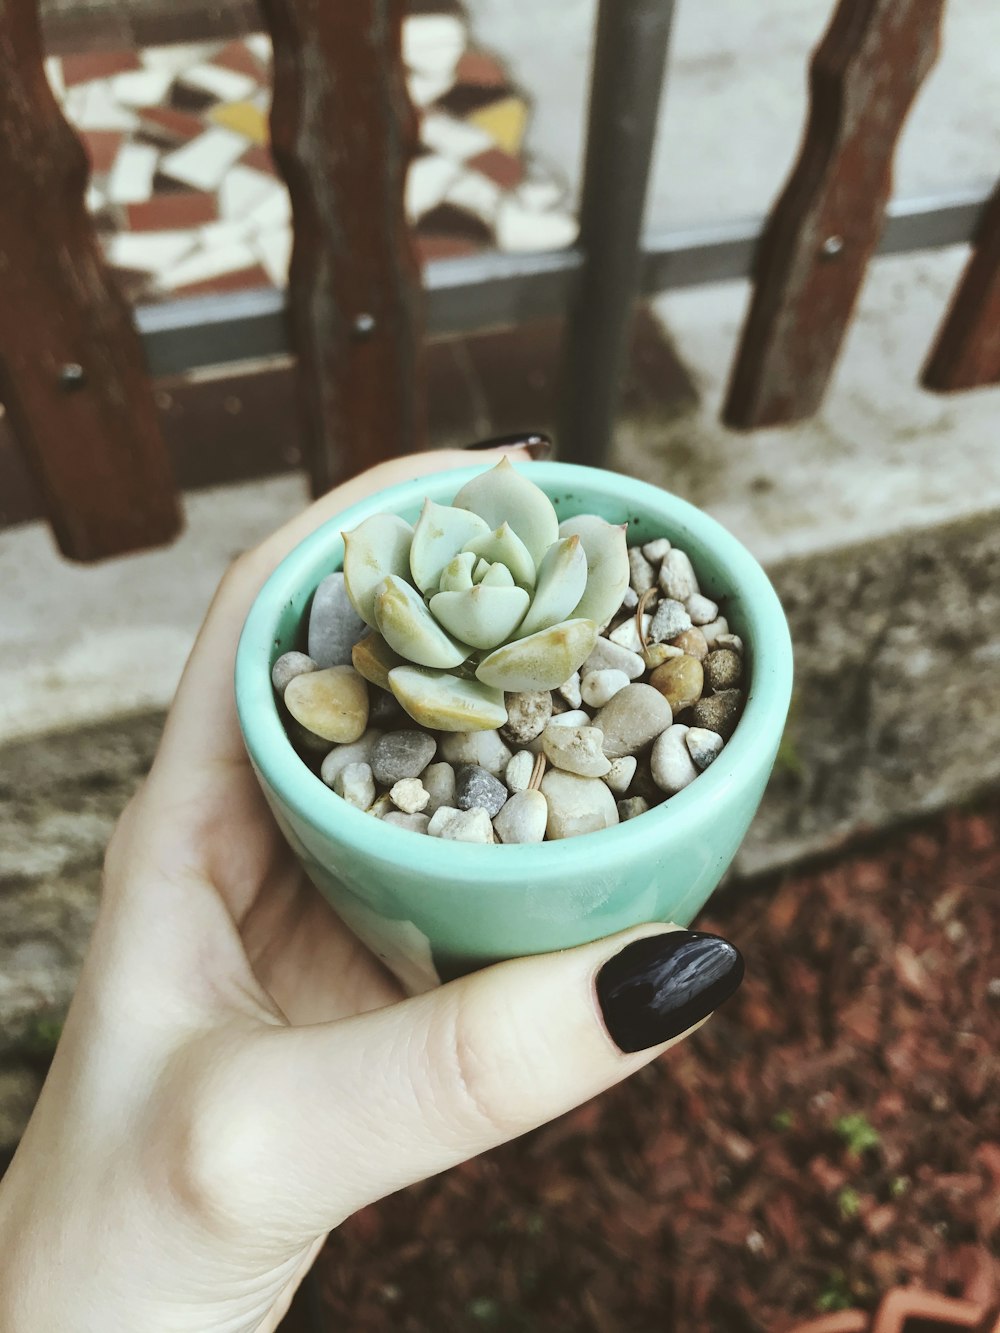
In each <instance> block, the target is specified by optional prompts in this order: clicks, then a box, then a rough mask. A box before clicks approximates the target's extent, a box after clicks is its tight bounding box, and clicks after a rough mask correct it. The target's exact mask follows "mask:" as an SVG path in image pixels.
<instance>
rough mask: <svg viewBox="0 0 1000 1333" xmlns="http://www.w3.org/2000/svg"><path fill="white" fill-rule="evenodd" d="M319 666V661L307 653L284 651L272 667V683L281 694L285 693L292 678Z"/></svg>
mask: <svg viewBox="0 0 1000 1333" xmlns="http://www.w3.org/2000/svg"><path fill="white" fill-rule="evenodd" d="M318 666H319V663H318V662H314V661H313V660H312V658H311V657H307V656H306V654H305V653H282V654H281V656H280V657H279V658H278V660H277V661H276V662H275V664H274V666H273V667H272V668H271V684H272V685H273V686H274V688H275V689H276V690H277V691H278V693H279V694H284V692H285V690H286V688H287V686H288V682H289V681H290V680H294V679H295V677H296V676H303V675H305V673H306V672H307V671H315V670H316V669H317V667H318Z"/></svg>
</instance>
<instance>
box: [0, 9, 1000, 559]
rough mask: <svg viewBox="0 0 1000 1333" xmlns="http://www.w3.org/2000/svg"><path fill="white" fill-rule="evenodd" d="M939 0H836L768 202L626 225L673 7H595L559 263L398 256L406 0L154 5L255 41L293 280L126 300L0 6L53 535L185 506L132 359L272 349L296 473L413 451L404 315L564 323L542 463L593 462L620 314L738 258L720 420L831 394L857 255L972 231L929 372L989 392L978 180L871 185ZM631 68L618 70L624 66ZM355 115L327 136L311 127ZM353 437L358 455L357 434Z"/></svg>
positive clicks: (32, 40)
mask: <svg viewBox="0 0 1000 1333" xmlns="http://www.w3.org/2000/svg"><path fill="white" fill-rule="evenodd" d="M943 6H944V0H839V3H838V4H837V6H836V9H835V12H834V14H833V16H832V19H831V22H830V26H829V29H828V31H827V33H826V35H825V36H824V38H823V40H822V41H821V42H820V44H819V46H818V48H817V50H816V52H815V54H814V57H813V61H812V67H811V77H810V88H811V100H810V108H809V114H808V119H807V123H806V127H805V132H804V135H803V141H802V148H801V151H800V154H799V158H798V161H797V163H796V165H795V166H794V168H793V170H792V172H791V175H790V177H789V180H788V182H787V184H786V186H785V188H784V190H783V191H782V192H781V194H780V196H779V198H778V201H777V203H776V204H775V206H774V208H773V210H772V212H771V214H770V216H769V217H768V218H766V219H757V220H750V221H749V222H745V221H735V222H733V223H732V224H728V225H725V226H719V227H715V228H711V229H709V228H706V229H700V230H695V231H688V232H668V233H662V232H661V233H657V232H651V233H647V234H646V235H645V236H643V235H642V234H641V221H642V214H643V206H644V201H645V194H646V183H647V177H648V170H649V163H650V157H651V153H652V147H653V139H654V133H655V126H656V121H657V115H658V108H659V104H660V99H661V95H662V88H663V83H664V70H665V67H666V55H667V49H668V44H669V35H670V27H671V20H672V14H673V4H672V0H601V3H600V5H599V13H598V29H597V41H596V47H595V57H594V67H593V74H592V83H591V101H590V106H591V110H590V123H589V136H588V150H587V161H586V169H585V177H584V187H583V196H582V205H581V217H580V224H581V226H580V241H579V243H578V245H577V246H575V247H573V248H572V249H570V250H567V251H564V252H560V253H558V254H547V255H537V256H532V255H529V256H510V255H500V254H493V255H486V256H477V257H471V258H468V259H456V260H442V261H438V262H435V263H433V264H431V265H429V266H428V267H427V269H426V271H425V273H424V275H423V282H421V275H420V273H419V270H418V266H417V262H416V259H415V256H414V250H413V246H412V241H411V237H410V233H409V231H408V228H407V224H406V219H405V215H404V208H403V192H404V181H405V173H406V169H407V165H408V161H409V158H410V155H411V153H412V151H413V149H414V146H415V143H416V133H415V120H414V114H413V111H412V108H411V107H410V106H409V103H408V100H407V96H406V90H405V83H404V77H403V66H402V55H401V25H402V20H403V15H404V11H405V4H404V3H403V0H352V3H351V5H349V6H348V5H317V4H315V3H313V2H312V0H260V10H259V11H258V10H257V8H256V6H255V5H254V4H252V3H250V0H238V3H234V4H231V5H229V6H227V7H225V8H224V9H221V10H220V9H218V8H214V7H212V6H204V5H200V4H198V5H195V4H193V3H191V0H175V2H174V3H173V4H171V5H170V6H169V8H168V7H167V6H163V7H162V9H157V8H155V7H154V8H152V9H149V10H148V12H147V10H143V11H142V14H141V22H140V23H138V24H137V25H136V31H135V33H134V36H135V38H136V39H137V40H138V41H139V42H140V43H142V44H145V43H152V42H157V41H168V40H173V41H179V40H191V39H194V38H197V37H204V36H219V37H221V36H226V35H231V34H232V32H233V31H246V30H249V29H250V28H252V27H254V26H256V25H255V18H256V19H257V20H258V22H260V23H263V24H264V25H265V26H266V27H267V29H268V30H269V31H270V34H271V37H272V41H273V45H274V54H275V76H274V103H273V108H272V118H271V130H272V144H273V150H274V154H275V158H276V161H277V163H278V166H279V169H280V170H281V172H282V174H283V176H284V178H285V180H286V182H287V184H288V187H289V191H290V195H291V200H292V206H293V216H294V224H295V246H294V252H293V258H292V265H291V273H290V279H289V288H288V292H287V294H286V293H277V292H270V291H260V292H245V293H237V294H234V295H231V296H220V297H212V298H207V297H206V298H188V299H186V300H175V301H170V302H166V303H164V304H163V305H159V306H153V307H148V308H140V309H139V310H137V311H135V312H132V313H130V312H129V311H128V309H127V308H126V307H125V305H124V303H123V302H122V300H121V298H120V296H119V295H118V294H117V291H116V288H115V285H114V283H113V281H112V279H111V278H110V276H109V274H108V272H107V270H106V268H105V266H104V264H103V261H102V259H101V256H100V252H99V247H98V243H97V240H96V238H95V235H94V232H93V228H92V226H91V224H90V221H89V219H88V217H87V215H86V212H85V209H84V204H83V196H84V189H85V184H86V164H85V159H84V155H83V152H82V149H81V148H80V145H79V144H78V143H77V141H76V139H75V136H74V135H73V132H72V131H71V129H70V128H69V126H68V124H67V123H66V121H65V120H64V119H63V116H62V113H61V111H60V109H59V107H58V105H57V104H56V101H55V99H54V98H53V95H52V93H51V92H50V90H49V87H48V84H47V82H46V79H45V74H44V69H43V40H42V32H41V25H40V21H39V15H38V12H37V8H36V0H0V191H2V193H0V401H2V403H3V405H4V407H5V409H6V414H7V417H8V419H9V422H10V423H11V425H12V426H13V429H14V431H15V434H16V437H17V440H18V443H19V446H20V449H21V450H22V451H23V454H24V456H25V458H26V459H27V461H28V463H29V465H30V467H31V470H32V472H33V475H34V477H35V478H36V481H37V483H38V486H39V488H40V491H41V494H42V495H43V497H44V502H45V505H46V509H47V512H48V515H49V518H50V521H51V523H52V526H53V529H54V532H55V534H56V537H57V540H58V542H59V545H60V547H61V549H62V550H63V552H64V553H65V554H66V555H67V556H69V557H71V558H73V559H78V560H92V559H97V558H100V557H104V556H109V555H114V554H118V553H120V552H123V551H127V550H134V549H137V548H140V547H143V546H149V545H154V544H157V543H162V542H164V541H168V540H169V539H170V538H171V537H172V535H173V534H174V533H175V532H176V530H177V527H178V524H179V504H178V497H177V495H176V492H175V489H174V485H173V482H172V481H171V478H170V467H169V461H168V457H167V450H166V446H165V444H164V441H163V438H162V434H161V432H160V429H159V425H158V421H157V413H156V409H155V405H154V398H153V382H154V377H155V376H156V375H158V374H164V373H171V374H178V373H182V372H184V371H187V370H192V369H195V368H198V367H202V366H208V365H212V366H221V365H226V364H230V363H233V362H236V361H240V360H244V359H246V358H248V357H267V356H275V355H279V354H283V353H285V354H287V352H288V351H289V350H291V351H292V352H294V355H295V358H296V364H297V377H298V387H297V398H298V400H299V403H300V405H301V410H302V414H303V419H304V420H303V424H304V439H305V440H306V451H305V452H306V458H305V462H306V465H307V467H308V470H309V473H310V476H311V478H312V484H313V487H314V489H315V490H321V489H324V488H325V487H327V486H329V485H330V484H331V483H332V482H334V481H336V480H337V479H339V478H342V477H345V476H348V475H350V474H351V473H352V472H354V471H356V470H357V469H358V468H359V467H360V466H362V465H364V466H367V465H368V464H369V463H370V462H372V461H375V460H376V459H377V458H378V457H380V456H385V455H388V454H389V453H394V452H398V451H399V450H400V449H401V448H402V449H407V450H413V449H419V448H421V447H423V445H424V442H425V425H424V422H425V409H424V401H423V376H422V372H421V361H422V347H423V341H424V335H425V333H426V332H427V331H428V330H430V331H433V332H439V333H441V332H458V331H469V330H471V329H476V328H486V327H492V326H497V325H502V324H510V323H516V322H518V321H520V320H523V319H527V318H530V317H533V316H539V315H543V314H545V315H547V314H553V313H559V312H567V311H568V312H571V316H572V317H571V318H570V319H569V320H568V321H567V329H568V336H567V342H566V373H565V384H566V386H567V388H568V390H569V391H568V392H567V393H566V394H565V406H564V410H563V414H562V421H561V428H560V431H559V436H558V441H557V442H559V443H561V449H560V455H561V456H562V457H572V458H573V459H574V460H575V461H580V462H586V463H593V464H597V463H600V462H601V461H602V459H603V458H604V455H605V451H606V448H607V445H608V441H609V440H610V437H611V434H612V430H613V426H614V419H615V413H616V408H617V402H618V393H619V386H620V381H621V371H622V368H623V365H624V359H625V355H626V348H627V345H628V343H627V339H628V332H629V326H630V321H631V315H632V312H633V310H634V303H635V300H636V298H637V296H639V295H644V294H649V293H652V292H655V291H660V290H664V289H667V288H671V287H678V286H689V285H693V284H697V283H699V282H705V281H713V280H720V279H724V278H733V277H740V276H746V275H750V276H752V278H753V280H754V296H753V301H752V304H751V309H750V311H749V314H748V317H747V320H746V324H745V327H744V330H743V334H742V338H741V341H740V346H739V349H738V351H737V355H736V358H735V362H734V366H733V369H732V376H731V382H730V389H729V394H728V397H727V400H726V404H725V407H724V417H725V420H726V422H727V423H728V424H729V425H731V426H733V427H734V428H738V429H746V428H753V427H757V426H762V425H775V424H779V423H787V422H792V421H796V420H800V419H802V418H803V417H806V416H809V415H810V414H812V413H814V412H815V411H816V410H817V408H818V406H819V404H820V402H821V400H822V397H823V394H824V391H825V389H826V386H827V384H828V382H829V378H830V375H831V372H832V369H833V366H834V363H835V361H836V357H837V354H838V352H839V349H840V347H841V344H842V342H843V338H844V335H845V333H846V330H847V328H848V326H849V322H850V319H851V317H852V314H853V311H854V308H855V304H856V301H857V297H858V292H859V290H860V286H861V283H862V281H863V278H864V275H865V272H866V269H867V266H868V264H869V263H870V262H871V260H872V258H873V256H874V255H876V254H877V253H889V252H896V253H898V252H902V251H908V250H915V249H921V248H926V247H929V246H934V245H944V244H951V243H955V242H958V241H970V242H971V243H972V253H971V257H970V259H969V263H968V266H967V268H966V271H965V273H964V276H963V277H962V279H961V280H960V282H959V284H958V286H957V288H956V291H955V293H954V298H953V301H952V305H951V309H950V311H949V313H948V314H947V316H946V317H945V320H944V322H943V324H942V326H941V328H940V330H939V331H938V334H937V336H936V338H935V340H934V345H933V349H932V350H931V352H930V353H929V356H928V360H927V364H926V367H925V370H924V372H923V383H924V385H925V386H926V387H928V388H931V389H935V390H939V391H951V390H955V389H966V388H971V387H973V386H975V385H982V384H989V383H996V382H998V381H1000V195H998V196H995V197H994V198H993V200H992V202H990V203H987V199H986V197H985V194H986V193H987V192H984V191H981V190H976V189H974V188H970V190H968V191H966V192H964V193H960V194H955V195H952V196H951V197H950V198H948V199H937V200H931V201H916V202H910V203H907V202H898V201H895V202H890V189H891V168H892V158H893V153H894V149H895V145H896V141H897V139H898V137H899V134H900V131H901V128H902V125H903V121H904V118H905V116H906V113H907V111H908V109H909V107H910V105H911V103H912V101H913V98H914V96H915V94H916V92H917V90H918V89H919V87H920V84H921V82H922V80H923V79H924V78H925V76H926V74H927V72H928V70H929V69H930V67H931V65H932V64H933V62H934V59H935V56H936V54H937V50H938V45H939V30H940V24H941V15H942V10H943ZM50 18H51V21H50V23H49V25H48V30H47V43H48V49H50V50H59V49H80V48H82V47H90V48H93V47H95V46H98V47H99V46H100V45H101V43H102V40H106V39H107V35H108V34H110V39H111V40H112V41H116V40H120V37H121V26H120V24H121V9H120V7H119V6H118V4H117V3H115V4H114V6H112V4H111V3H110V0H74V2H73V3H72V4H69V3H67V0H56V7H55V9H54V10H53V11H52V12H51V16H50ZM622 70H628V71H629V78H627V79H622V78H621V77H619V75H620V71H622ZM331 124H332V125H346V124H350V125H351V126H352V133H351V134H350V135H344V136H340V135H338V136H335V137H331V136H330V135H329V134H328V133H327V131H326V128H325V127H326V126H328V125H331ZM362 442H363V445H364V450H363V453H362Z"/></svg>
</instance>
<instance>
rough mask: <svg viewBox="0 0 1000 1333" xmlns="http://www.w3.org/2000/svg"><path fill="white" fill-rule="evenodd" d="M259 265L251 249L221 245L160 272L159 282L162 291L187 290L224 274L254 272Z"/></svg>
mask: <svg viewBox="0 0 1000 1333" xmlns="http://www.w3.org/2000/svg"><path fill="white" fill-rule="evenodd" d="M256 263H257V256H256V254H255V253H254V252H253V250H251V249H250V247H249V245H245V244H243V243H241V242H236V243H235V244H233V245H220V246H215V247H213V248H212V249H211V250H200V251H198V252H197V253H196V254H193V255H190V256H189V257H188V258H187V259H182V260H181V262H180V263H179V264H175V265H173V266H172V267H171V268H168V269H166V270H165V271H163V272H161V273H160V274H159V282H160V286H161V287H168V288H169V287H187V286H190V284H191V283H195V282H207V281H208V280H209V279H210V278H219V277H222V276H223V274H225V273H238V272H239V271H240V269H244V268H253V267H255V265H256Z"/></svg>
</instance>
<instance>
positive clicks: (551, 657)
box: [390, 620, 597, 691]
mask: <svg viewBox="0 0 1000 1333" xmlns="http://www.w3.org/2000/svg"><path fill="white" fill-rule="evenodd" d="M596 643H597V626H596V625H595V624H594V622H593V621H592V620H565V621H563V623H562V624H561V625H552V626H551V627H550V628H549V629H543V630H539V631H538V633H537V634H531V635H529V636H528V638H526V639H516V640H515V641H514V642H513V643H507V644H504V646H503V647H502V648H497V650H496V651H495V652H492V653H490V655H489V657H485V658H483V660H482V661H481V662H480V663H479V666H478V667H477V668H476V675H477V676H478V678H479V679H480V680H481V681H483V682H484V684H486V685H492V686H494V687H495V688H496V689H498V690H514V691H518V690H554V689H555V688H556V687H557V686H559V685H561V684H562V683H563V681H564V680H569V678H570V676H572V674H573V672H574V671H576V670H578V669H579V668H580V667H581V666H582V665H583V663H584V662H585V661H586V660H587V658H588V657H589V656H590V654H591V653H592V652H593V651H594V645H595V644H596ZM390 679H391V676H390Z"/></svg>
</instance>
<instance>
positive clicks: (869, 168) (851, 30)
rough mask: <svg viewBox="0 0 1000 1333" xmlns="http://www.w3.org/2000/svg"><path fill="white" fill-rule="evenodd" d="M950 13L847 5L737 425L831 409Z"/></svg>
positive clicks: (796, 181)
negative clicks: (903, 145) (834, 381)
mask: <svg viewBox="0 0 1000 1333" xmlns="http://www.w3.org/2000/svg"><path fill="white" fill-rule="evenodd" d="M943 8H944V0H840V3H839V4H838V6H837V9H836V11H835V13H834V16H833V19H832V21H831V23H830V26H829V28H828V29H827V32H826V34H825V36H824V37H823V40H822V41H821V42H820V45H819V46H818V47H817V49H816V51H815V53H814V56H813V60H812V65H811V69H810V109H809V118H808V124H807V127H806V132H805V137H804V139H803V143H802V148H801V150H800V153H799V158H798V161H797V162H796V164H795V167H794V168H793V170H792V173H791V176H790V177H789V180H788V182H787V184H786V186H785V189H784V191H783V193H782V195H781V197H780V198H779V200H778V202H777V204H776V205H775V207H774V209H773V211H772V213H771V216H770V218H769V221H768V224H767V226H766V228H765V231H764V235H763V236H762V238H761V242H760V247H759V250H758V254H757V260H756V264H755V288H754V295H753V301H752V303H751V307H750V312H749V315H748V317H747V320H746V324H745V326H744V329H743V335H742V339H741V342H740V347H739V351H738V353H737V356H736V360H735V363H734V367H733V372H732V378H731V381H730V386H729V393H728V397H727V401H726V405H725V408H724V411H723V417H724V420H725V421H726V422H727V424H728V425H730V426H736V427H738V428H750V427H755V426H773V425H780V424H782V423H784V422H789V421H797V420H800V419H801V418H803V417H808V416H810V415H811V414H812V413H813V412H815V411H816V410H817V408H818V407H819V405H820V402H821V400H822V397H823V393H824V390H825V389H826V385H827V382H828V380H829V378H830V374H831V372H832V370H833V366H834V362H835V361H836V358H837V354H838V352H839V351H840V346H841V343H842V342H843V338H844V334H845V333H846V331H847V327H848V324H849V322H850V319H851V315H852V313H853V311H854V306H855V303H856V301H857V297H858V292H859V290H860V287H861V282H862V280H863V278H864V275H865V269H866V268H867V265H868V261H869V259H870V258H871V256H872V254H873V252H874V250H875V247H876V245H877V243H878V238H879V234H880V232H881V229H882V222H883V216H884V212H885V205H886V202H887V200H888V198H889V191H890V188H891V184H892V156H893V150H894V148H895V144H896V140H897V139H898V137H899V133H900V130H901V128H902V125H903V121H904V119H905V117H906V113H907V111H908V110H909V108H910V104H911V103H912V101H913V98H914V95H915V94H916V91H917V89H918V88H919V87H920V84H921V82H922V81H923V79H924V77H925V76H926V74H927V72H928V70H929V69H930V68H931V66H932V65H933V63H934V60H935V58H936V56H937V52H938V48H939V42H940V24H941V14H942V11H943Z"/></svg>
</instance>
